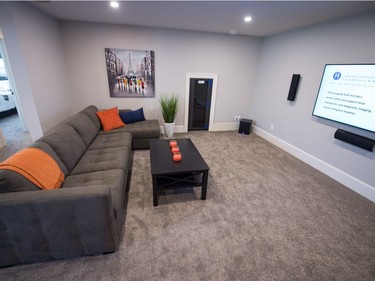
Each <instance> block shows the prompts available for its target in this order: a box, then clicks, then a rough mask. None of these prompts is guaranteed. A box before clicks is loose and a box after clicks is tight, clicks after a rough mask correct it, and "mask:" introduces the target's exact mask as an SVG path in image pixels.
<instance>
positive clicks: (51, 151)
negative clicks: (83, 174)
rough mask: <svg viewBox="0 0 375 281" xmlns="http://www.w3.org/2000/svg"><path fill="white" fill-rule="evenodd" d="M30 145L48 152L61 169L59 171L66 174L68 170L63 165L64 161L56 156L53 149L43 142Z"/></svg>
mask: <svg viewBox="0 0 375 281" xmlns="http://www.w3.org/2000/svg"><path fill="white" fill-rule="evenodd" d="M31 147H35V148H39V149H41V150H43V151H44V152H45V153H47V154H49V156H51V157H52V158H53V160H55V161H56V163H57V165H58V166H59V168H60V169H61V171H62V172H63V173H64V175H65V176H67V175H68V170H67V168H66V167H65V165H64V163H63V162H62V161H61V159H60V158H59V157H58V156H57V154H56V153H55V152H54V151H53V149H52V148H51V147H50V146H49V145H48V144H47V143H45V142H41V141H38V142H35V143H34V144H33V145H31Z"/></svg>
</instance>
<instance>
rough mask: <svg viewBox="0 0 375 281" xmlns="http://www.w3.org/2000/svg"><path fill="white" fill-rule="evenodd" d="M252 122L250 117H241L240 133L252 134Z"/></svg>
mask: <svg viewBox="0 0 375 281" xmlns="http://www.w3.org/2000/svg"><path fill="white" fill-rule="evenodd" d="M252 122H253V120H250V119H241V121H240V127H239V129H238V133H240V134H243V135H250V128H251V123H252Z"/></svg>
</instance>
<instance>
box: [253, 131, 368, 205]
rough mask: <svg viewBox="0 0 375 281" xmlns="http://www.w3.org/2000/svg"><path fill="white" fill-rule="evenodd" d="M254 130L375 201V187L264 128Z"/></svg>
mask: <svg viewBox="0 0 375 281" xmlns="http://www.w3.org/2000/svg"><path fill="white" fill-rule="evenodd" d="M252 132H254V133H255V134H256V135H258V136H260V137H262V138H264V139H265V140H267V141H269V142H271V143H273V144H274V145H276V146H278V147H280V148H281V149H283V150H285V151H286V152H288V153H290V154H291V155H293V156H294V157H296V158H298V159H300V160H302V161H303V162H305V163H307V164H309V165H310V166H312V167H314V168H315V169H317V170H319V171H321V172H322V173H324V174H326V175H327V176H329V177H331V178H333V179H335V180H336V181H338V182H340V183H342V184H343V185H345V186H347V187H348V188H350V189H352V190H353V191H355V192H357V193H358V194H360V195H362V196H364V197H366V198H367V199H369V200H371V201H372V202H374V203H375V187H373V186H371V185H369V184H367V183H365V182H363V181H361V180H359V179H357V178H355V177H353V176H351V175H349V174H347V173H345V172H343V171H341V170H339V169H337V168H336V167H334V166H332V165H330V164H328V163H326V162H324V161H322V160H320V159H319V158H317V157H315V156H313V155H311V154H308V153H306V152H305V151H303V150H301V149H299V148H297V147H295V146H293V145H291V144H289V143H287V142H285V141H283V140H282V139H280V138H278V137H275V136H274V135H272V134H270V133H268V132H266V131H264V130H262V129H259V128H258V127H256V126H252Z"/></svg>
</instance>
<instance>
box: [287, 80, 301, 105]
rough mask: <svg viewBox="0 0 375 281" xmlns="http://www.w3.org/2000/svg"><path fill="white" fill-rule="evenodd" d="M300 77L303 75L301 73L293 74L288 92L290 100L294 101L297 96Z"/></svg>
mask: <svg viewBox="0 0 375 281" xmlns="http://www.w3.org/2000/svg"><path fill="white" fill-rule="evenodd" d="M300 77H301V75H299V74H293V76H292V82H291V83H290V88H289V94H288V100H290V101H294V99H295V98H296V93H297V88H298V83H299V78H300Z"/></svg>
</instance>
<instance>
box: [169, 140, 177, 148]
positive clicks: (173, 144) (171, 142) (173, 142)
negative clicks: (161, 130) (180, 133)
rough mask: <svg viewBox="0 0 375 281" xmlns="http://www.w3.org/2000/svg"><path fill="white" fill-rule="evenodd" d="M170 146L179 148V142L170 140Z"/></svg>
mask: <svg viewBox="0 0 375 281" xmlns="http://www.w3.org/2000/svg"><path fill="white" fill-rule="evenodd" d="M169 146H170V147H175V146H177V141H176V140H170V141H169Z"/></svg>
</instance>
